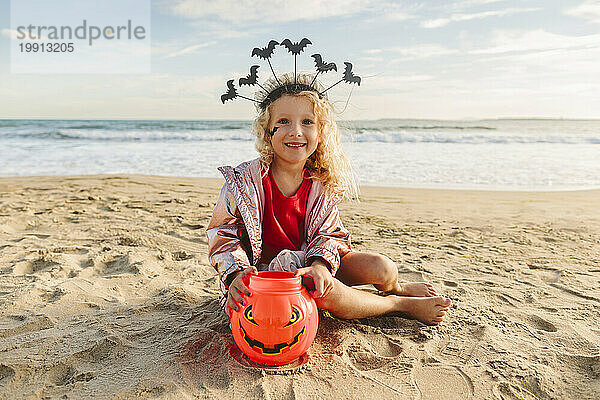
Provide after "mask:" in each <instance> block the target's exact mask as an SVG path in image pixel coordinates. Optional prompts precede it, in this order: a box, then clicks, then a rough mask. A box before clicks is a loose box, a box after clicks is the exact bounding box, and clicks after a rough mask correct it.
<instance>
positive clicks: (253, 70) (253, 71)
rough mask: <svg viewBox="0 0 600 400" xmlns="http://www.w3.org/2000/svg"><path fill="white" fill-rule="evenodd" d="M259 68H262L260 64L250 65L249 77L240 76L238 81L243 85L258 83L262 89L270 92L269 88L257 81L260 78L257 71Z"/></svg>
mask: <svg viewBox="0 0 600 400" xmlns="http://www.w3.org/2000/svg"><path fill="white" fill-rule="evenodd" d="M258 68H260V66H259V65H253V66H251V67H250V74H248V76H247V77H245V78H240V80H239V81H238V83H239V85H240V86H243V85H248V86H252V85H258V86H260V88H261V89H262V90H264V91H265V92H266V93H267V94H269V91H268V90H267V89H265V88H264V87H263V85H261V84H260V83H258V82H257V80H256V79H258V74H257V73H256V71H257V70H258Z"/></svg>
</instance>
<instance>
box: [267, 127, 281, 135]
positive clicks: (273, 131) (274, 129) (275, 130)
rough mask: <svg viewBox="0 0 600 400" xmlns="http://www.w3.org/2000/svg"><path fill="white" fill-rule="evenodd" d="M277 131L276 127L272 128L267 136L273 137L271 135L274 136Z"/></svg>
mask: <svg viewBox="0 0 600 400" xmlns="http://www.w3.org/2000/svg"><path fill="white" fill-rule="evenodd" d="M277 129H279V127H278V126H276V127H274V128H273V130H272V131H269V134H270V135H271V137H273V135H274V134H275V132H277Z"/></svg>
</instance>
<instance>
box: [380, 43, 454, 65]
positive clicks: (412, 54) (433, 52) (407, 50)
mask: <svg viewBox="0 0 600 400" xmlns="http://www.w3.org/2000/svg"><path fill="white" fill-rule="evenodd" d="M385 51H388V52H394V53H398V54H400V56H401V58H400V59H396V60H392V63H393V62H399V61H406V60H416V59H421V58H429V57H437V56H444V55H450V54H456V53H458V52H459V51H458V50H455V49H449V48H447V47H443V46H440V45H438V44H419V45H415V46H399V47H391V48H389V49H387V50H385Z"/></svg>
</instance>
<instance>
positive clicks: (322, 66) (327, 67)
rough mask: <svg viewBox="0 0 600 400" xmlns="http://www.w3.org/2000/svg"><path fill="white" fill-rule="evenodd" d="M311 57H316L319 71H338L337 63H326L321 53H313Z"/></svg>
mask: <svg viewBox="0 0 600 400" xmlns="http://www.w3.org/2000/svg"><path fill="white" fill-rule="evenodd" d="M311 57H312V58H314V59H315V66H316V67H317V71H318V72H329V71H331V70H334V71H335V72H337V66H336V65H335V63H332V62H330V63H327V64H326V63H324V62H323V59H322V58H321V55H320V54H313V55H312V56H311Z"/></svg>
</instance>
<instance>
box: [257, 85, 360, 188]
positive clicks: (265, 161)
mask: <svg viewBox="0 0 600 400" xmlns="http://www.w3.org/2000/svg"><path fill="white" fill-rule="evenodd" d="M313 78H314V75H308V74H298V75H297V76H296V83H298V84H301V85H310V84H311V82H312V81H313ZM278 79H279V82H281V83H282V84H284V85H285V84H293V83H294V76H293V75H291V74H284V75H280V76H278ZM263 86H265V88H266V89H267V90H268V91H269V93H270V92H271V91H272V90H273V89H275V88H277V87H280V86H281V85H280V84H279V83H278V82H277V81H276V80H275V79H273V78H271V79H270V80H269V81H267V83H265V84H264V85H263ZM312 87H314V88H315V89H317V90H318V91H319V92H320V91H322V90H323V87H322V86H321V85H320V84H319V83H318V81H316V80H315V81H314V83H312ZM284 94H285V95H288V96H302V97H305V98H306V99H308V100H309V101H310V102H311V103H312V104H313V113H314V114H315V117H316V120H317V129H318V132H319V142H318V144H317V149H316V150H315V152H314V153H313V154H311V156H310V157H309V158H308V160H306V164H305V168H306V169H307V170H308V172H309V173H310V178H311V179H314V180H317V181H319V182H321V183H322V184H323V186H324V187H325V191H326V192H327V193H328V194H330V195H334V196H340V197H342V198H346V199H348V200H358V197H359V190H358V186H357V184H356V179H355V178H354V173H353V171H352V166H351V165H350V162H349V160H348V158H347V157H346V156H345V155H344V153H343V151H342V142H341V139H340V134H339V130H338V126H337V124H336V122H335V119H334V112H335V111H334V108H333V104H331V102H330V101H329V100H328V99H327V97H326V96H325V95H319V93H317V92H315V91H312V90H304V91H301V92H299V93H294V94H289V93H284ZM265 97H266V94H265V93H264V92H257V93H256V94H255V100H257V107H256V108H257V112H258V115H257V116H256V118H255V119H254V123H253V127H252V133H253V134H254V135H255V136H256V142H255V144H254V145H255V147H256V150H257V151H258V153H259V155H260V161H261V163H262V165H263V167H264V168H265V169H268V168H269V166H270V165H271V163H272V162H273V156H274V150H273V146H272V145H271V140H270V139H271V135H270V133H269V122H270V111H271V105H272V104H273V101H271V103H270V104H268V105H267V107H266V108H265V109H263V108H262V107H260V105H258V104H260V103H262V102H263V101H264V100H265Z"/></svg>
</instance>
